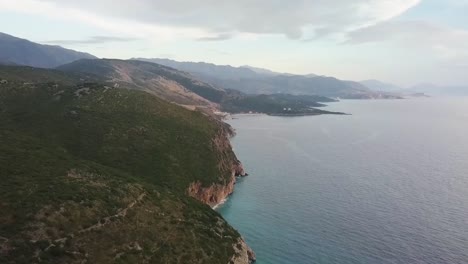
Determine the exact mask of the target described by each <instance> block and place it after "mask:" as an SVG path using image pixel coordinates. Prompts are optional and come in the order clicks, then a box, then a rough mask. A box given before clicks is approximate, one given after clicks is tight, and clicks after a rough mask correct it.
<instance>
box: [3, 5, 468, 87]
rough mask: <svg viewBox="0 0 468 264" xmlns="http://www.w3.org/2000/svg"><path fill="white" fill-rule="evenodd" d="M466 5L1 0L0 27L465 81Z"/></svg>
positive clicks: (98, 43) (119, 45)
mask: <svg viewBox="0 0 468 264" xmlns="http://www.w3.org/2000/svg"><path fill="white" fill-rule="evenodd" d="M467 13H468V0H287V1H285V0H236V1H227V0H171V1H167V0H81V1H76V0H14V1H12V0H0V25H1V26H0V32H4V33H7V34H10V35H14V36H17V37H21V38H26V39H29V40H31V41H34V42H39V43H42V44H51V45H60V46H63V47H66V48H71V49H75V50H79V51H85V52H89V53H91V54H93V55H95V56H98V57H101V58H120V59H129V58H133V57H145V58H170V59H174V60H179V61H205V62H211V63H215V64H222V65H233V66H241V65H251V66H255V67H262V68H267V69H271V70H274V71H278V72H288V73H296V74H309V73H314V74H320V75H327V76H334V77H337V78H340V79H346V80H356V81H359V80H367V79H378V80H381V81H385V82H391V83H395V84H397V85H401V86H411V85H415V84H419V83H434V84H439V85H466V84H468V74H466V73H467V72H468V16H466V14H467Z"/></svg>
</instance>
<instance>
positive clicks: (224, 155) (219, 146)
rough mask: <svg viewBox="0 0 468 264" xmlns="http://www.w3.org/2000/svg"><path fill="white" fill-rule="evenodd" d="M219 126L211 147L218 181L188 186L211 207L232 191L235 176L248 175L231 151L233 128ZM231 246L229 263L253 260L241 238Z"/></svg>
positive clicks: (244, 263) (191, 192)
mask: <svg viewBox="0 0 468 264" xmlns="http://www.w3.org/2000/svg"><path fill="white" fill-rule="evenodd" d="M219 127H220V129H219V131H218V133H217V134H216V136H215V137H214V138H213V141H212V147H213V148H214V150H215V151H216V152H217V153H218V155H219V162H218V169H219V171H220V173H221V175H220V178H219V182H218V183H212V184H211V185H209V186H205V185H203V183H202V182H200V181H197V182H193V183H192V184H190V186H189V188H188V194H189V195H190V196H192V197H194V198H195V199H197V200H199V201H201V202H203V203H205V204H208V205H209V206H211V207H214V206H216V205H218V204H220V203H221V202H222V201H223V200H225V199H226V198H227V197H228V196H229V195H231V194H232V193H233V191H234V185H235V184H236V179H237V177H245V176H247V175H248V174H247V173H246V172H245V170H244V167H243V165H242V163H241V162H240V161H239V160H238V159H237V157H236V155H235V154H234V152H233V151H232V146H231V143H230V142H229V138H230V137H233V136H234V135H235V131H234V129H233V128H232V127H231V126H230V125H228V124H226V123H223V122H220V123H219ZM233 247H234V252H235V253H234V255H233V257H232V258H231V260H230V261H229V264H250V263H253V262H255V260H256V257H255V253H254V252H253V251H252V249H251V248H250V247H249V246H248V245H247V244H246V243H245V241H244V240H243V239H242V238H239V240H238V241H237V243H235V244H234V245H233Z"/></svg>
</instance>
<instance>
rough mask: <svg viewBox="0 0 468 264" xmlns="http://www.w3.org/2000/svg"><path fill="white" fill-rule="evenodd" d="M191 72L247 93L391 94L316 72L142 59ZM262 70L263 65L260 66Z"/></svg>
mask: <svg viewBox="0 0 468 264" xmlns="http://www.w3.org/2000/svg"><path fill="white" fill-rule="evenodd" d="M138 60H144V61H149V62H154V63H159V64H162V65H166V66H169V67H173V68H176V69H179V70H183V71H187V72H190V73H191V74H193V75H195V76H196V77H198V78H200V79H201V80H203V81H205V82H208V83H212V84H214V85H216V86H219V87H223V88H225V89H233V90H239V91H242V92H244V93H247V94H274V93H287V94H293V95H319V96H326V97H340V98H347V99H375V98H394V96H393V95H389V94H385V93H378V92H374V91H371V90H370V89H369V88H367V87H365V86H364V85H362V84H360V83H358V82H353V81H343V80H339V79H337V78H334V77H327V76H317V75H305V76H303V75H284V74H279V75H272V74H265V73H258V72H255V71H254V70H252V69H250V68H245V67H244V68H243V67H232V66H218V65H215V64H211V63H203V62H198V63H195V62H178V61H174V60H169V59H144V58H138ZM262 70H264V69H262Z"/></svg>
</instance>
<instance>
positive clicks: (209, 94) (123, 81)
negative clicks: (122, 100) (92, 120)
mask: <svg viewBox="0 0 468 264" xmlns="http://www.w3.org/2000/svg"><path fill="white" fill-rule="evenodd" d="M57 69H59V70H61V71H66V72H79V73H84V74H89V75H91V76H99V77H101V78H102V79H103V81H105V82H107V83H109V85H110V86H112V87H114V86H116V87H117V86H125V87H128V88H131V89H135V90H141V91H146V92H149V93H151V94H153V95H156V96H158V97H160V98H162V99H164V100H166V101H169V102H175V103H177V104H180V105H188V106H198V107H208V108H216V107H217V104H218V103H220V102H221V101H222V99H223V97H224V96H225V94H226V92H225V91H224V90H222V89H218V88H216V87H214V86H212V85H210V84H207V83H203V82H201V81H199V80H198V79H196V78H194V77H193V76H191V75H190V74H188V73H186V72H182V71H178V70H175V69H172V68H169V67H166V66H162V65H159V64H155V63H148V62H142V61H132V60H128V61H125V60H110V59H103V60H79V61H76V62H73V63H70V64H67V65H63V66H60V67H58V68H57Z"/></svg>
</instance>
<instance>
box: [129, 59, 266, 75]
mask: <svg viewBox="0 0 468 264" xmlns="http://www.w3.org/2000/svg"><path fill="white" fill-rule="evenodd" d="M135 60H140V61H147V62H152V63H157V64H161V65H165V66H168V67H171V68H174V69H177V70H180V71H186V72H189V73H191V74H194V75H195V76H198V77H203V76H217V77H218V78H220V79H239V78H241V79H245V78H256V77H258V76H259V75H263V74H259V73H257V72H255V71H254V70H252V69H250V68H245V67H232V66H229V65H215V64H212V63H206V62H178V61H174V60H169V59H145V58H136V59H135Z"/></svg>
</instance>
